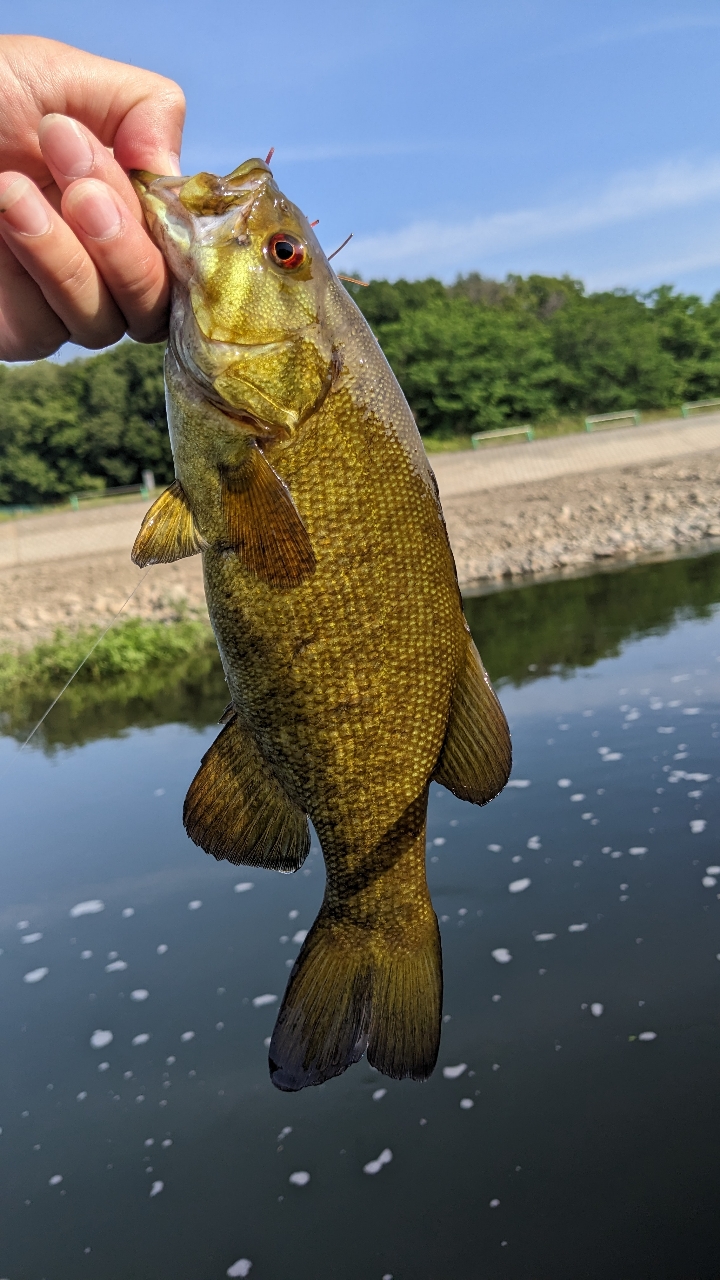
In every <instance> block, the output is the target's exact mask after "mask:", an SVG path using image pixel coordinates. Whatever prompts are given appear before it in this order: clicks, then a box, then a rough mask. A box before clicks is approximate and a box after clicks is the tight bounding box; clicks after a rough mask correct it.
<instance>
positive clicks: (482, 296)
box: [0, 274, 720, 506]
mask: <svg viewBox="0 0 720 1280" xmlns="http://www.w3.org/2000/svg"><path fill="white" fill-rule="evenodd" d="M347 288H348V290H349V292H350V293H351V294H352V295H353V297H354V298H355V300H356V302H357V304H358V306H359V307H360V308H361V309H362V311H363V312H364V314H365V315H366V317H367V319H368V320H369V322H370V324H371V325H372V327H373V329H374V331H375V333H376V335H377V337H378V340H379V341H380V344H381V345H382V347H383V349H384V351H385V353H386V355H387V357H388V360H389V361H390V364H391V365H392V367H393V369H394V370H395V373H396V374H397V377H398V379H399V381H400V383H401V385H402V387H403V390H404V391H405V394H406V395H407V397H408V400H409V401H410V404H411V406H412V408H413V411H414V413H415V416H416V418H417V422H418V426H419V428H420V431H421V432H422V434H423V436H424V437H425V438H426V440H427V443H428V447H430V448H432V447H438V445H443V444H451V445H452V444H453V443H454V442H458V443H462V444H465V445H467V443H468V442H469V436H470V434H471V433H472V432H475V431H487V430H492V429H496V428H499V427H509V426H515V425H519V424H521V423H526V422H529V423H532V424H533V425H534V426H536V427H539V428H540V432H541V434H542V433H543V424H545V425H546V426H548V425H550V424H552V425H553V426H554V427H559V428H560V429H561V430H563V429H564V430H569V429H571V428H572V427H573V424H575V425H577V423H578V422H579V420H580V419H581V418H582V417H583V416H584V415H585V414H587V413H609V412H613V411H616V410H622V409H645V410H659V411H662V410H665V411H667V410H669V409H678V408H679V406H680V405H681V404H682V403H683V401H686V400H690V401H693V400H703V399H709V398H714V397H716V396H720V294H719V295H717V296H716V297H715V298H713V299H712V300H711V301H710V302H709V303H705V302H703V300H702V299H700V298H698V297H696V296H694V295H690V294H680V293H676V292H675V291H674V290H673V289H672V288H671V287H670V286H669V285H662V286H661V287H660V288H658V289H654V290H652V291H651V292H650V293H647V294H637V293H627V292H624V291H622V290H615V291H612V292H604V293H586V292H585V290H584V288H583V286H582V284H580V282H579V281H577V280H572V279H570V277H567V276H565V277H563V278H561V279H555V278H551V277H547V276H536V275H534V276H528V277H526V278H523V277H520V276H508V278H507V279H506V280H504V281H494V280H487V279H485V278H483V277H481V276H479V275H477V274H471V275H468V276H465V277H462V278H461V279H459V280H457V281H456V282H455V284H453V285H444V284H442V283H441V282H440V281H439V280H433V279H430V280H420V281H406V280H398V281H396V282H395V283H390V282H389V281H387V280H373V281H371V282H370V284H369V285H368V286H367V287H364V288H361V287H360V286H358V285H353V284H348V285H347ZM162 358H163V347H162V346H161V345H158V346H139V345H137V344H135V343H132V342H124V343H121V344H120V346H118V347H116V348H115V349H114V350H112V351H109V352H106V353H104V354H102V355H99V356H94V357H91V358H88V359H81V360H75V361H72V362H71V363H69V364H66V365H58V364H56V363H53V362H52V361H39V362H38V363H37V364H34V365H29V366H23V367H21V368H11V367H7V366H0V506H2V505H14V504H17V505H20V504H28V505H30V504H41V503H48V502H53V501H57V500H59V499H62V498H63V497H67V496H69V495H70V494H72V493H77V492H78V491H93V490H95V491H97V492H98V493H102V491H103V490H104V489H105V488H113V487H116V486H119V485H129V484H134V483H137V482H138V481H139V480H140V477H141V471H142V470H143V469H144V468H150V469H151V470H152V471H154V473H155V478H156V480H157V482H158V483H161V484H164V483H167V482H169V481H170V480H171V479H172V458H171V454H170V445H169V440H168V435H167V425H166V418H165V400H164V392H163V379H162Z"/></svg>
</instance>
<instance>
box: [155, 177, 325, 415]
mask: <svg viewBox="0 0 720 1280" xmlns="http://www.w3.org/2000/svg"><path fill="white" fill-rule="evenodd" d="M133 183H134V186H135V189H136V191H137V192H138V195H139V196H140V199H141V202H142V205H143V208H144V210H145V214H146V219H147V222H148V227H149V229H150V232H151V234H152V236H153V238H154V239H155V241H156V243H157V244H158V245H159V247H160V248H161V249H162V252H163V254H164V256H165V258H166V260H167V262H168V265H169V268H170V271H171V273H172V276H173V280H174V291H173V307H172V317H171V342H172V345H173V348H174V350H175V354H176V356H177V360H178V363H179V364H180V366H181V367H182V368H183V369H184V371H185V372H186V373H187V375H188V376H189V377H190V378H191V379H193V380H194V381H195V382H196V383H197V385H198V386H199V387H200V389H201V390H202V392H203V393H204V394H205V395H206V396H207V398H208V399H209V400H210V401H212V402H213V403H216V404H217V405H218V406H220V407H221V408H224V409H226V410H227V411H228V412H230V413H231V414H234V415H240V416H241V417H245V418H250V419H255V420H256V421H257V423H258V427H259V433H260V434H265V435H267V434H272V433H273V431H279V432H280V434H281V435H289V436H292V434H293V433H294V432H295V431H296V430H297V428H298V427H299V426H300V425H301V424H302V423H303V422H304V421H305V420H306V419H307V418H308V417H310V416H311V415H312V414H313V413H314V412H315V410H316V409H317V408H318V406H319V405H320V404H321V403H322V401H323V400H324V398H325V396H326V395H327V394H328V392H329V391H330V389H331V387H332V385H333V382H334V381H335V379H336V378H337V376H338V373H339V371H340V360H339V356H338V352H337V351H336V350H334V349H333V346H332V344H331V343H330V341H329V340H328V338H327V327H326V325H325V324H324V323H323V321H324V314H325V293H326V291H327V288H328V287H331V286H332V285H333V284H334V283H335V277H334V274H333V272H332V270H331V268H330V267H329V265H328V263H327V260H326V259H325V256H324V254H323V252H322V249H321V248H320V245H319V244H318V242H317V240H316V238H315V236H314V234H313V232H312V230H311V228H310V226H309V224H308V222H307V219H306V218H305V217H304V215H303V214H301V213H300V211H299V210H298V209H296V208H295V206H294V205H291V204H290V202H289V201H288V200H286V199H285V197H284V196H283V195H282V194H281V192H280V191H278V189H277V187H276V185H275V183H274V181H273V178H272V174H271V172H270V170H269V169H268V167H267V165H266V164H264V162H263V161H261V160H249V161H246V162H245V164H244V165H240V166H239V168H238V169H236V170H234V171H233V173H231V174H229V175H228V176H227V177H224V178H220V177H217V176H215V175H213V174H207V173H201V174H197V175H196V176H195V177H192V178H186V177H163V176H157V175H154V174H151V173H147V172H144V171H135V172H134V174H133ZM283 236H286V237H288V243H291V244H295V245H296V246H297V250H298V258H299V262H298V265H297V266H292V267H291V268H289V269H285V267H284V266H283V263H282V260H276V259H275V257H273V253H274V251H275V250H274V248H273V246H274V245H276V242H277V241H278V237H280V238H281V239H282V237H283Z"/></svg>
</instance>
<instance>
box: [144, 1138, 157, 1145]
mask: <svg viewBox="0 0 720 1280" xmlns="http://www.w3.org/2000/svg"><path fill="white" fill-rule="evenodd" d="M145 1146H146V1147H154V1146H155V1139H154V1138H146V1139H145Z"/></svg>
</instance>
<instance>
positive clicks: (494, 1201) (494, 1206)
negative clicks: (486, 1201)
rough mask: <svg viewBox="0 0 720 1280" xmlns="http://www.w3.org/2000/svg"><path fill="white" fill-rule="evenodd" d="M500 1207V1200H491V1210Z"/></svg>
mask: <svg viewBox="0 0 720 1280" xmlns="http://www.w3.org/2000/svg"><path fill="white" fill-rule="evenodd" d="M499 1205H500V1201H499V1200H491V1201H490V1208H491V1209H497V1208H498V1207H499Z"/></svg>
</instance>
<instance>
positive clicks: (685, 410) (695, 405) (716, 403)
mask: <svg viewBox="0 0 720 1280" xmlns="http://www.w3.org/2000/svg"><path fill="white" fill-rule="evenodd" d="M717 408H720V400H689V401H688V402H687V404H684V405H683V406H682V408H681V410H680V412H681V414H682V416H683V418H689V417H690V414H691V413H692V411H693V409H717Z"/></svg>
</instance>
